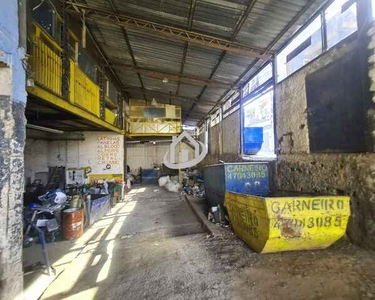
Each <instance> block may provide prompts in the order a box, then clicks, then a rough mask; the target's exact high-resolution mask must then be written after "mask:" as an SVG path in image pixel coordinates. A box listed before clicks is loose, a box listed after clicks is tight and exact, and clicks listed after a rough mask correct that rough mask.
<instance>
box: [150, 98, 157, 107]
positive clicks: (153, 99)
mask: <svg viewBox="0 0 375 300" xmlns="http://www.w3.org/2000/svg"><path fill="white" fill-rule="evenodd" d="M151 105H152V106H156V105H158V103H157V102H156V100H155V98H152V100H151Z"/></svg>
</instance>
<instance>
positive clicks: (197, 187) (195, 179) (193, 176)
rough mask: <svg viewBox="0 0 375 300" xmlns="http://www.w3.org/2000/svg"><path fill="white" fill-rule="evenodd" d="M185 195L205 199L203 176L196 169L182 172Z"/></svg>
mask: <svg viewBox="0 0 375 300" xmlns="http://www.w3.org/2000/svg"><path fill="white" fill-rule="evenodd" d="M181 177H182V186H183V189H184V191H183V193H184V194H186V195H191V196H194V197H199V198H204V197H205V189H204V180H203V175H202V174H201V173H200V172H199V171H198V169H196V168H194V167H193V168H189V169H185V170H183V171H181Z"/></svg>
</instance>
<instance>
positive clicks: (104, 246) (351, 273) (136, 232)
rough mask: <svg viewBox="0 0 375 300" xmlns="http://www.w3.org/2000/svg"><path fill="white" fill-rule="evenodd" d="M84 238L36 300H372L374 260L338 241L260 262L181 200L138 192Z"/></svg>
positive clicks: (157, 191) (159, 191)
mask: <svg viewBox="0 0 375 300" xmlns="http://www.w3.org/2000/svg"><path fill="white" fill-rule="evenodd" d="M128 200H129V202H127V203H121V204H118V205H117V206H116V207H115V208H114V209H113V210H112V213H111V214H110V215H107V216H106V217H105V218H104V219H102V220H101V221H99V222H97V223H95V224H94V225H93V226H92V227H91V228H90V229H89V230H88V231H87V232H86V233H85V235H84V237H83V238H82V240H81V242H82V241H85V246H84V248H83V249H82V250H80V253H79V254H78V256H77V257H76V258H75V259H74V260H73V261H72V263H70V264H69V265H68V267H67V268H66V269H65V271H64V272H63V273H62V274H61V275H60V276H59V277H58V278H57V279H56V280H55V281H54V282H53V283H52V284H51V285H50V287H49V288H48V289H47V290H46V292H45V293H44V295H43V297H42V299H48V300H52V299H131V300H133V299H134V300H136V299H153V300H154V299H288V300H289V299H372V298H374V297H375V255H374V252H368V251H366V250H363V249H360V248H358V247H356V246H353V245H352V244H350V243H349V242H348V241H346V240H344V241H341V242H339V243H338V244H337V245H334V246H333V247H331V248H329V249H326V250H321V251H303V252H302V251H297V252H289V253H277V254H265V255H259V254H256V253H254V252H253V251H251V249H250V248H249V247H247V246H246V245H245V244H244V243H243V242H242V241H240V240H239V239H237V238H236V237H235V236H234V235H233V234H231V233H230V232H229V231H226V232H225V234H224V235H223V237H222V238H213V239H212V238H209V237H207V234H206V233H204V232H203V231H202V229H201V227H200V225H199V223H198V221H197V219H196V217H195V215H194V214H193V213H192V211H191V210H190V208H189V207H188V205H187V203H186V202H185V200H183V199H180V196H179V194H173V193H169V192H167V191H165V190H164V189H161V188H159V187H137V188H134V189H133V190H132V191H131V193H130V194H129V195H128Z"/></svg>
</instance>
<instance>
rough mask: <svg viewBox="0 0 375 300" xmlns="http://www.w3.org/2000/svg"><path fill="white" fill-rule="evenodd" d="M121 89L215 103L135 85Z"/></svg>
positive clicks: (209, 103) (209, 102)
mask: <svg viewBox="0 0 375 300" xmlns="http://www.w3.org/2000/svg"><path fill="white" fill-rule="evenodd" d="M123 90H124V91H138V92H139V91H140V92H144V93H146V94H155V95H160V96H165V98H166V99H168V100H169V99H170V98H172V99H180V100H187V101H192V102H197V103H202V104H207V105H210V106H211V105H212V104H215V103H216V102H214V101H208V100H199V99H197V98H190V97H186V96H181V95H173V94H171V93H164V92H160V91H157V90H149V89H144V88H140V87H135V86H125V87H123Z"/></svg>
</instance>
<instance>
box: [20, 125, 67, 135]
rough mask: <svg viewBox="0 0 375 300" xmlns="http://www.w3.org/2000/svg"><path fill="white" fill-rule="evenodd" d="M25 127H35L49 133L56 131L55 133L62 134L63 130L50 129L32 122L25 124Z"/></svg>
mask: <svg viewBox="0 0 375 300" xmlns="http://www.w3.org/2000/svg"><path fill="white" fill-rule="evenodd" d="M26 127H27V128H30V129H35V130H39V131H45V132H51V133H56V134H63V133H64V131H62V130H57V129H52V128H48V127H43V126H38V125H33V124H26Z"/></svg>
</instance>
